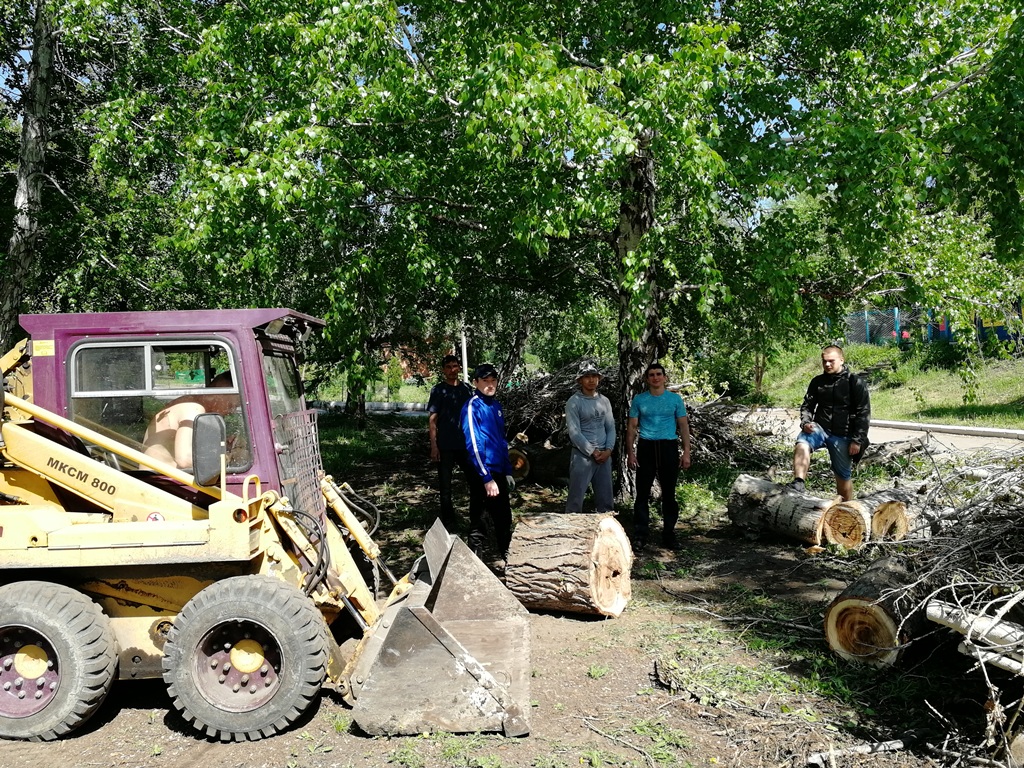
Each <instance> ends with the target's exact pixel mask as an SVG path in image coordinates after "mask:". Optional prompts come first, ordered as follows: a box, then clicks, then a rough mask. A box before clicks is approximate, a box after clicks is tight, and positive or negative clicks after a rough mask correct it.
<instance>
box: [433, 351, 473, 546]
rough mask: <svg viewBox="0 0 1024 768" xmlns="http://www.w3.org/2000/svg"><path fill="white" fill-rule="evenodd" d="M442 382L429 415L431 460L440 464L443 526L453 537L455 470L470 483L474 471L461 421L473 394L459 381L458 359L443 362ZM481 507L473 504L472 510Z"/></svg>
mask: <svg viewBox="0 0 1024 768" xmlns="http://www.w3.org/2000/svg"><path fill="white" fill-rule="evenodd" d="M441 373H442V375H443V377H444V378H443V379H442V380H441V381H440V382H438V383H437V384H435V385H434V387H433V389H431V390H430V401H429V402H428V403H427V411H428V412H429V413H430V420H429V422H428V429H429V431H430V460H431V461H433V462H435V463H437V488H438V491H440V494H441V522H442V523H444V527H445V528H447V529H448V530H449V531H450V532H452V533H454V532H455V528H456V526H457V525H458V522H459V521H458V518H457V517H456V516H455V508H454V506H453V505H452V470H453V469H455V467H456V466H458V467H459V468H460V469H461V470H462V473H463V475H465V477H466V479H467V480H468V479H469V477H470V473H471V472H473V467H472V466H471V465H470V463H469V454H468V453H466V439H465V438H464V437H463V436H462V425H461V424H459V418H460V415H461V414H462V406H463V405H465V404H466V401H467V400H469V398H470V396H471V395H472V394H473V390H472V388H470V386H469V385H468V384H467V383H466V382H464V381H462V380H460V378H459V374H460V373H462V364H461V363H460V362H459V358H457V357H456V356H455V355H445V356H444V359H443V360H442V361H441ZM476 506H478V505H477V504H476V502H474V500H472V499H471V500H470V507H473V508H475V507H476Z"/></svg>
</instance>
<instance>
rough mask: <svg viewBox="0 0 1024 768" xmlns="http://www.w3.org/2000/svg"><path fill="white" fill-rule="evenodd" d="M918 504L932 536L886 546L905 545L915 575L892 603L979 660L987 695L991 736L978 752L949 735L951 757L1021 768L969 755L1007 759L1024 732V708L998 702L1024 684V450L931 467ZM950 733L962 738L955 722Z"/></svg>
mask: <svg viewBox="0 0 1024 768" xmlns="http://www.w3.org/2000/svg"><path fill="white" fill-rule="evenodd" d="M965 461H967V462H969V465H965V464H964V463H963V462H965ZM919 495H920V498H921V499H922V501H921V502H918V504H920V510H921V512H920V516H919V518H918V519H919V525H921V526H926V527H928V528H929V529H930V532H931V536H930V537H929V538H919V539H904V540H903V541H902V542H899V543H898V545H892V544H890V545H886V544H883V545H880V546H882V547H885V546H898V547H899V554H900V560H901V561H902V562H904V564H905V565H906V566H907V569H908V571H909V572H910V576H911V578H910V581H909V583H908V584H907V585H906V586H904V587H901V588H899V589H897V590H894V591H893V593H891V594H888V595H886V598H894V599H896V600H902V601H904V605H907V606H911V607H910V608H909V610H908V611H907V614H908V615H909V616H917V617H923V616H925V615H927V616H928V617H929V618H932V620H933V621H936V622H938V623H939V624H943V625H945V626H948V627H952V628H954V629H955V630H956V632H953V631H952V630H950V634H949V635H942V634H941V633H940V635H939V637H942V636H953V637H955V638H956V640H957V641H958V642H960V646H959V648H960V650H961V652H962V653H964V654H965V655H967V656H969V657H972V658H974V659H976V660H977V663H976V664H975V666H974V667H973V669H975V670H976V671H977V672H978V673H979V674H980V675H982V676H983V681H984V683H985V685H986V688H987V690H988V696H989V701H988V702H987V703H986V705H985V710H986V727H985V735H984V738H983V740H982V742H981V743H972V739H971V738H970V737H969V736H966V735H965V734H962V733H952V734H951V738H953V740H954V741H955V742H956V743H957V747H956V749H955V750H954V749H952V748H951V747H947V750H946V753H947V754H946V756H947V757H950V756H952V757H959V758H961V759H963V760H965V761H966V762H963V763H960V762H957V763H949V764H958V765H959V764H969V763H970V764H983V765H990V766H1008V765H1016V764H1017V763H1016V762H1013V761H1012V760H1010V761H1009V762H1007V763H1004V762H1001V761H1000V760H999V759H995V760H990V759H989V758H978V757H968V756H970V755H975V756H976V755H982V754H993V755H996V756H997V758H998V757H999V756H1005V755H1006V753H1007V751H1008V748H1009V742H1011V741H1012V740H1013V739H1014V738H1015V737H1016V736H1017V735H1018V734H1021V733H1024V699H1020V698H1017V700H1016V701H1014V702H1012V703H1004V702H1002V701H1001V699H1002V696H1003V693H1002V692H1003V690H1004V689H1005V686H1006V683H1007V681H1008V679H1009V680H1019V677H1020V675H1024V446H1022V447H1021V448H1018V449H1014V450H1011V451H1001V452H990V453H987V454H984V455H980V454H973V455H970V456H966V455H961V456H959V457H957V458H956V460H955V463H953V464H940V463H938V462H934V463H933V471H932V473H931V476H930V477H929V478H928V480H926V481H925V482H924V483H923V484H922V486H921V488H920V489H919ZM937 613H938V614H944V615H945V617H953V618H952V623H948V622H947V621H946V620H942V619H940V618H935V616H936V614H937ZM924 624H925V625H927V626H930V627H931V629H933V630H934V629H935V628H936V625H935V624H933V623H930V622H924ZM993 628H994V629H993ZM957 633H960V634H957ZM961 635H963V636H961ZM961 641H962V642H961ZM999 670H1008V671H1010V672H1012V673H1014V677H1011V678H1007V676H1006V675H1005V674H1004V673H1002V672H1001V671H999ZM1016 687H1019V686H1016ZM943 719H944V720H945V715H943ZM946 724H947V727H949V728H950V729H951V730H952V731H955V730H956V729H955V728H954V727H953V726H952V720H946ZM956 752H958V753H959V755H957V754H955V753H956ZM977 760H983V762H975V761H977Z"/></svg>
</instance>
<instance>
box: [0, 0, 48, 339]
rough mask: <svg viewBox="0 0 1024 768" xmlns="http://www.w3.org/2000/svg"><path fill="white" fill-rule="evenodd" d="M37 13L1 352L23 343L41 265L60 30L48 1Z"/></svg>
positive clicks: (1, 301) (1, 309)
mask: <svg viewBox="0 0 1024 768" xmlns="http://www.w3.org/2000/svg"><path fill="white" fill-rule="evenodd" d="M35 13H36V16H35V24H34V25H33V31H32V36H33V41H32V59H31V61H30V62H29V67H28V78H27V82H26V86H25V92H24V101H23V103H24V112H23V113H22V121H21V151H20V153H19V157H18V171H17V188H16V190H15V193H14V211H15V213H14V231H13V233H12V235H11V240H10V243H9V244H8V248H7V257H6V259H5V261H4V264H3V275H4V279H3V280H2V281H0V354H2V353H3V352H5V351H7V349H9V348H10V347H11V346H13V345H14V343H15V342H16V341H17V339H15V338H13V337H14V329H15V327H16V326H17V324H18V313H19V311H20V310H21V304H22V297H23V296H24V295H25V293H26V292H27V291H29V290H31V282H32V278H33V275H34V273H35V271H36V266H37V264H36V261H37V253H36V243H37V240H38V238H39V210H40V208H41V206H42V198H43V180H44V179H45V173H46V149H47V144H48V142H49V115H50V92H51V88H52V85H53V53H54V50H53V49H54V44H55V41H56V34H55V32H54V29H53V26H52V24H51V21H50V17H49V15H48V8H47V5H46V3H43V2H37V3H36V4H35Z"/></svg>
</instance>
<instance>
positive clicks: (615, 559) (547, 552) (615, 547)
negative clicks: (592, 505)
mask: <svg viewBox="0 0 1024 768" xmlns="http://www.w3.org/2000/svg"><path fill="white" fill-rule="evenodd" d="M632 566H633V550H632V548H631V547H630V545H629V539H628V537H627V536H626V532H625V531H624V530H623V528H622V526H621V525H620V524H619V521H618V520H616V519H615V518H614V517H612V516H610V515H588V514H574V515H568V514H546V515H536V516H533V517H528V518H524V519H522V520H520V521H519V523H518V524H517V525H516V528H515V531H514V532H513V534H512V543H511V544H510V545H509V549H508V560H507V561H506V566H505V586H507V587H508V589H509V590H510V591H511V592H512V594H514V595H515V596H516V597H517V598H518V599H519V601H520V602H521V603H522V604H523V605H524V606H526V608H528V609H542V610H552V611H569V612H573V613H590V614H600V615H604V616H618V615H619V614H621V613H622V611H623V610H624V609H625V607H626V604H627V603H628V602H629V599H630V596H631V587H630V581H629V578H630V569H631V568H632Z"/></svg>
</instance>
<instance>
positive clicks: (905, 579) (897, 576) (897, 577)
mask: <svg viewBox="0 0 1024 768" xmlns="http://www.w3.org/2000/svg"><path fill="white" fill-rule="evenodd" d="M909 581H910V575H909V573H908V572H907V570H906V568H904V567H903V565H902V564H900V563H899V561H897V560H896V559H895V558H891V557H883V558H882V559H880V560H876V561H875V562H873V563H872V564H871V565H869V566H868V568H867V570H866V571H864V573H863V574H861V575H860V577H859V578H857V579H856V580H854V581H853V582H851V583H850V584H849V586H847V587H846V589H844V590H843V591H842V592H841V593H840V594H839V596H838V597H836V599H835V600H833V601H832V603H831V605H829V607H828V609H827V610H826V611H825V639H826V640H827V641H828V645H829V648H831V649H832V650H833V652H835V653H836V654H838V655H839V656H841V657H843V658H844V659H846V660H847V661H855V662H861V663H864V664H870V665H872V666H877V667H887V666H891V665H893V664H895V663H896V661H897V659H898V658H899V656H900V654H901V653H902V652H903V648H904V647H905V645H906V643H907V642H908V641H909V640H910V638H911V637H912V636H913V629H914V628H915V627H916V625H917V623H918V621H919V618H920V614H919V612H917V611H916V610H915V609H916V608H917V604H916V601H915V600H914V598H913V596H912V595H911V594H909V592H908V590H907V589H905V587H906V586H907V584H908V583H909Z"/></svg>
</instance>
